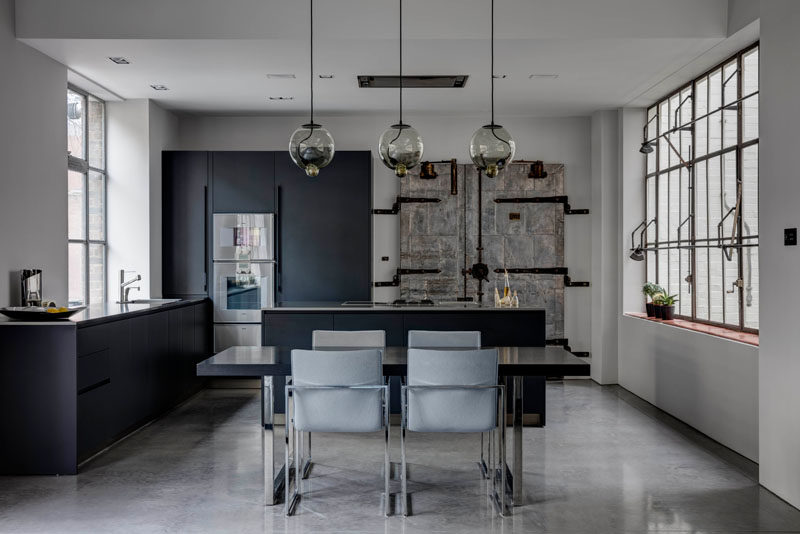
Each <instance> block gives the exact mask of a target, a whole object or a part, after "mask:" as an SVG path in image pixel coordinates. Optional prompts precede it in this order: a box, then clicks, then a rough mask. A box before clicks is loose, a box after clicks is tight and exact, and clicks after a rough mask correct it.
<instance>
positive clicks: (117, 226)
mask: <svg viewBox="0 0 800 534" xmlns="http://www.w3.org/2000/svg"><path fill="white" fill-rule="evenodd" d="M106 109H107V121H108V134H107V138H108V148H107V150H108V296H109V300H117V299H118V298H119V285H118V284H119V271H120V269H125V270H131V271H136V273H138V274H140V275H141V276H142V280H141V282H139V283H138V284H134V285H135V286H138V287H139V288H140V290H139V291H131V298H147V297H154V298H155V297H160V296H161V151H162V150H167V149H169V148H170V147H171V145H172V144H173V143H174V142H175V140H176V137H177V132H178V119H177V117H176V116H175V115H174V114H173V113H171V112H169V111H166V110H164V109H162V108H161V107H159V106H158V105H157V104H156V103H155V102H152V101H150V100H127V101H125V102H109V103H107V104H106Z"/></svg>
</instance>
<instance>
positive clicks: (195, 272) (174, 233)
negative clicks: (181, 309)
mask: <svg viewBox="0 0 800 534" xmlns="http://www.w3.org/2000/svg"><path fill="white" fill-rule="evenodd" d="M161 162H162V173H161V174H162V177H161V182H162V210H161V213H162V215H161V225H162V255H163V256H162V293H163V295H164V296H165V297H175V298H188V297H199V296H204V295H206V294H207V293H208V284H209V280H208V275H207V273H206V268H207V264H206V257H207V254H208V251H207V248H208V247H207V244H206V243H207V235H208V231H209V227H208V224H209V222H208V203H209V202H208V184H209V178H208V175H209V153H208V152H183V151H181V152H163V153H162V156H161Z"/></svg>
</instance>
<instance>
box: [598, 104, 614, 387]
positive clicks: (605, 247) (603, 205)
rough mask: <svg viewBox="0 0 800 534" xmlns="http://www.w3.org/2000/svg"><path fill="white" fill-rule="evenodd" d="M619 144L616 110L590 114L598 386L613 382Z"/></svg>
mask: <svg viewBox="0 0 800 534" xmlns="http://www.w3.org/2000/svg"><path fill="white" fill-rule="evenodd" d="M618 145H619V135H618V119H617V111H615V110H609V111H598V112H596V113H595V114H594V115H592V208H591V209H592V214H593V215H594V220H595V224H593V225H592V229H591V231H592V280H593V281H594V284H593V285H592V325H591V327H592V379H594V380H595V381H597V382H598V383H600V384H616V383H617V319H618V315H619V302H618V300H617V298H618V293H619V291H618V287H619V280H618V271H619V269H618V266H619V246H618V242H619V226H618V224H617V215H618V213H619V202H618V201H619V187H618V182H619V147H618Z"/></svg>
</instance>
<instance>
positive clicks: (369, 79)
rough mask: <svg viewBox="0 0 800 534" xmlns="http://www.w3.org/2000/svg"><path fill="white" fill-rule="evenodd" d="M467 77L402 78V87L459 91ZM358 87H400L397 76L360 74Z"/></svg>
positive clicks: (410, 76) (444, 75)
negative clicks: (443, 88) (441, 88)
mask: <svg viewBox="0 0 800 534" xmlns="http://www.w3.org/2000/svg"><path fill="white" fill-rule="evenodd" d="M468 78H469V76H467V75H466V74H434V75H428V76H413V75H404V76H403V87H404V88H409V87H417V88H426V89H427V88H436V87H445V88H450V89H453V88H456V89H460V88H462V87H464V86H465V85H466V84H467V79H468ZM357 79H358V86H359V87H363V88H378V89H390V88H397V87H400V77H399V76H397V75H389V76H375V75H371V74H361V75H359V76H357Z"/></svg>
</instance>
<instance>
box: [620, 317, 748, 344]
mask: <svg viewBox="0 0 800 534" xmlns="http://www.w3.org/2000/svg"><path fill="white" fill-rule="evenodd" d="M623 315H627V316H628V317H636V318H637V319H644V320H645V321H652V322H654V323H663V324H666V325H669V326H674V327H676V328H683V329H685V330H693V331H695V332H700V333H703V334H708V335H710V336H715V337H721V338H724V339H730V340H731V341H738V342H740V343H746V344H748V345H753V346H756V347H757V346H758V334H753V333H750V332H737V331H736V330H729V329H727V328H722V327H721V326H713V325H709V324H704V323H695V322H692V321H687V320H686V319H673V320H671V321H664V320H661V319H656V318H654V317H648V316H647V314H646V313H641V312H626V313H624V314H623Z"/></svg>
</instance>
